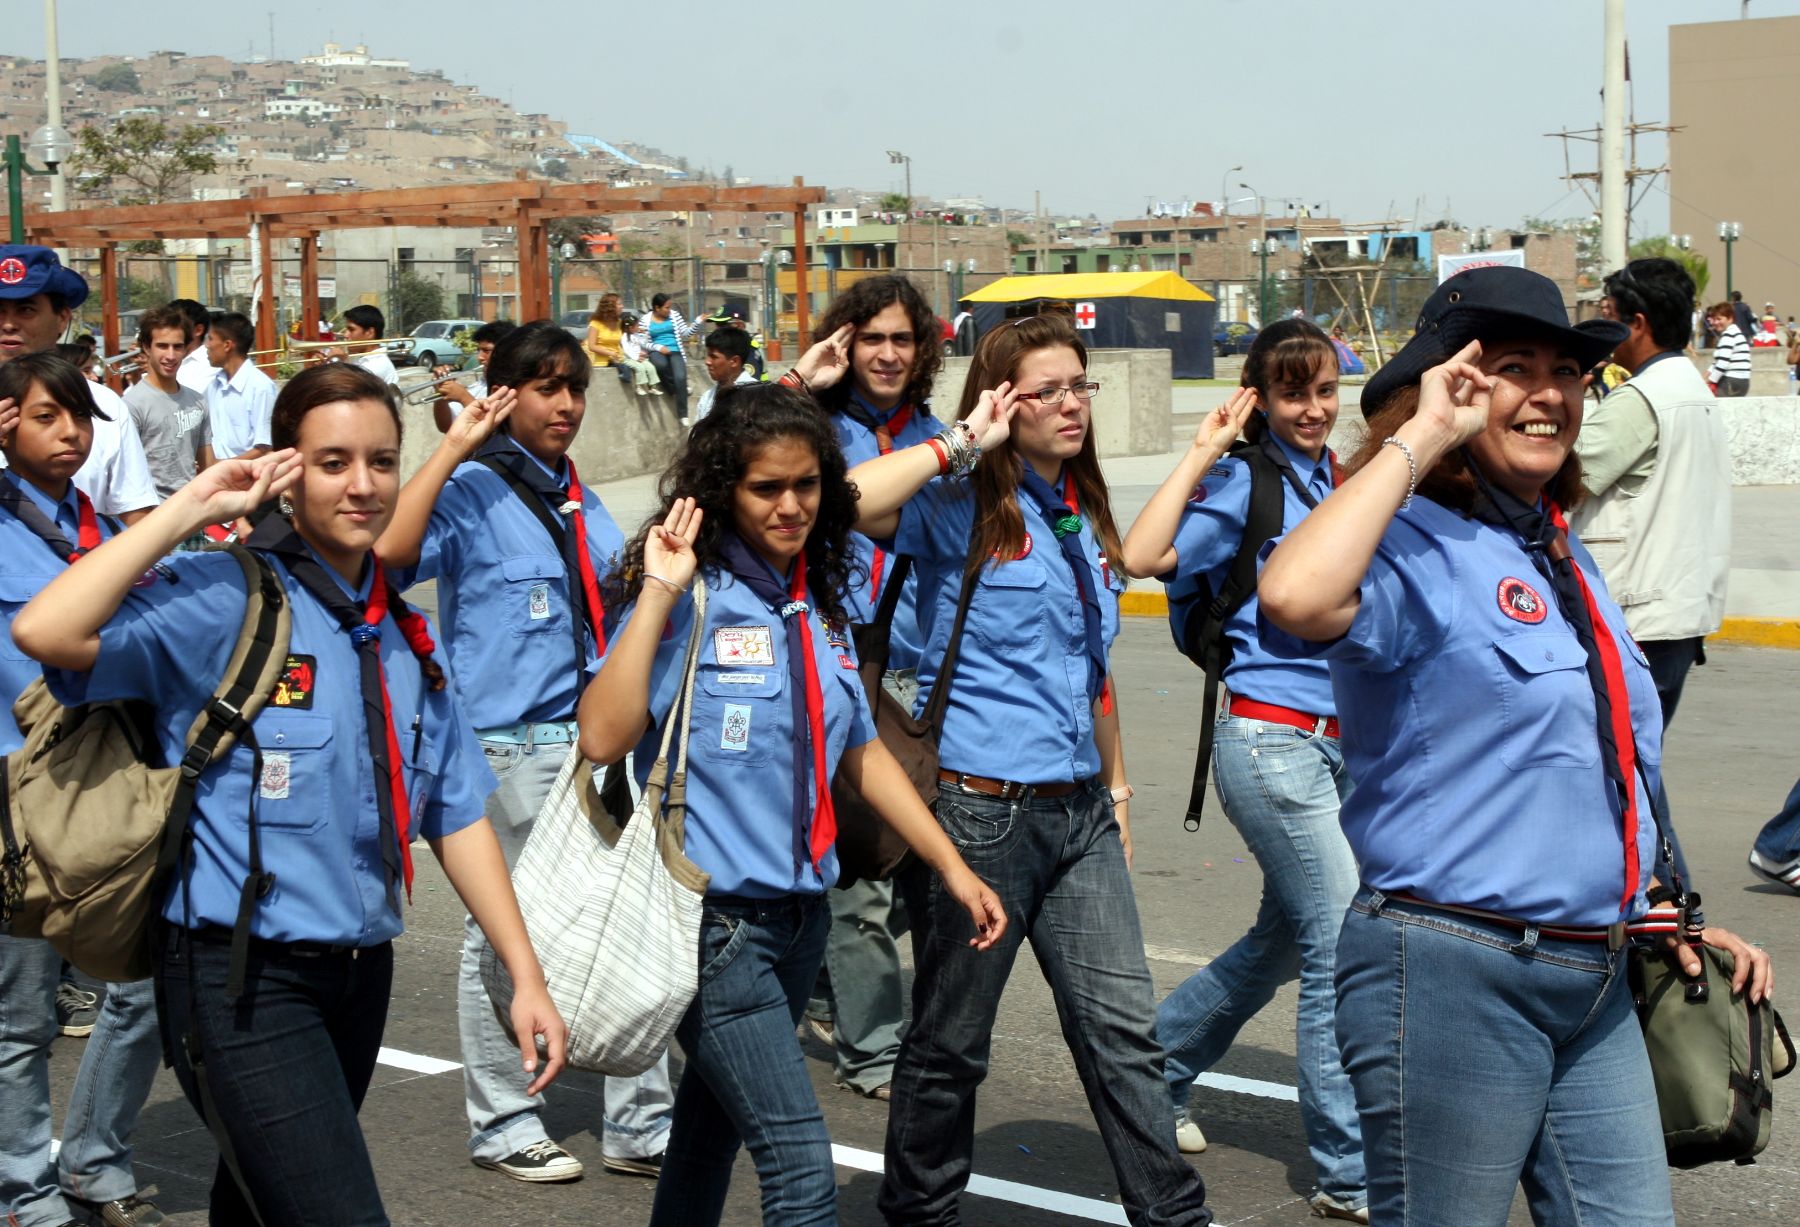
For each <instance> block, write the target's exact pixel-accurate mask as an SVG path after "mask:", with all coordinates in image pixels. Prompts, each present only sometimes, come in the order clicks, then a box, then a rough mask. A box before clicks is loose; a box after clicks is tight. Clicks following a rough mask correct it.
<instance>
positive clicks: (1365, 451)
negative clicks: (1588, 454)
mask: <svg viewBox="0 0 1800 1227" xmlns="http://www.w3.org/2000/svg"><path fill="white" fill-rule="evenodd" d="M1418 411H1419V386H1418V385H1417V384H1411V385H1409V386H1407V387H1403V388H1397V389H1395V390H1394V392H1393V393H1392V394H1391V395H1389V396H1388V398H1387V399H1386V400H1385V401H1383V402H1382V405H1381V408H1380V409H1378V410H1376V411H1375V413H1374V415H1373V416H1371V417H1370V418H1369V422H1368V428H1369V433H1368V434H1367V435H1366V436H1365V437H1364V438H1363V441H1362V446H1360V447H1358V448H1357V449H1356V452H1355V454H1354V455H1352V456H1351V457H1350V459H1349V460H1348V461H1346V462H1345V464H1344V471H1345V472H1346V473H1350V474H1356V473H1359V472H1361V471H1362V468H1363V466H1364V465H1366V464H1368V463H1369V462H1370V461H1371V460H1373V459H1375V457H1376V456H1378V455H1380V454H1381V449H1382V446H1383V444H1382V440H1383V439H1386V438H1388V437H1389V436H1390V435H1392V434H1394V433H1395V432H1396V431H1398V430H1399V429H1400V427H1401V426H1403V425H1405V424H1406V423H1407V422H1410V421H1411V420H1412V417H1413V415H1414V414H1415V413H1417V412H1418ZM1466 454H1467V449H1466V448H1462V447H1459V448H1456V449H1455V450H1454V451H1450V452H1447V453H1445V455H1444V458H1443V459H1441V460H1439V461H1438V462H1437V463H1436V464H1434V465H1432V466H1431V468H1429V469H1427V470H1426V471H1425V472H1424V473H1421V474H1420V475H1419V488H1418V493H1420V494H1422V495H1424V496H1425V497H1426V498H1428V499H1430V500H1431V501H1432V502H1434V503H1436V504H1437V505H1438V506H1440V507H1448V508H1449V509H1450V510H1452V511H1460V512H1462V513H1463V514H1464V515H1468V514H1469V513H1470V512H1472V511H1473V510H1474V509H1475V475H1474V474H1473V473H1471V472H1470V471H1469V462H1468V461H1467V460H1466V459H1464V456H1465V455H1466ZM1544 496H1545V497H1546V498H1548V499H1549V500H1550V501H1551V502H1553V503H1555V504H1556V505H1557V506H1558V507H1560V508H1562V509H1563V510H1564V511H1565V512H1566V511H1571V510H1573V509H1574V508H1575V507H1576V505H1577V504H1579V503H1580V502H1581V500H1582V499H1583V498H1584V497H1585V496H1586V491H1584V490H1583V489H1582V486H1581V458H1580V457H1579V456H1577V455H1576V454H1575V449H1574V448H1572V447H1571V448H1570V449H1569V454H1568V456H1567V457H1566V458H1564V460H1563V462H1562V467H1561V468H1560V469H1558V470H1556V474H1555V476H1553V477H1551V478H1550V480H1549V481H1547V482H1545V483H1544Z"/></svg>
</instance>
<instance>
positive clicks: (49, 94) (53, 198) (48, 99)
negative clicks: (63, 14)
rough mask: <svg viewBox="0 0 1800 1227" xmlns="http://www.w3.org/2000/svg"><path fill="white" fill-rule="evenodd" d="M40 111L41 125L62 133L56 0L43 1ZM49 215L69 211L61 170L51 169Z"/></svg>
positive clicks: (66, 179)
mask: <svg viewBox="0 0 1800 1227" xmlns="http://www.w3.org/2000/svg"><path fill="white" fill-rule="evenodd" d="M44 109H45V110H46V111H48V112H49V114H47V115H46V116H45V117H44V123H45V125H46V126H47V127H49V128H51V129H52V130H54V131H57V132H60V131H62V56H61V53H60V52H58V51H57V48H56V0H44ZM50 169H51V171H52V174H51V175H50V211H51V212H53V213H60V212H62V211H63V210H64V209H66V208H68V207H69V181H68V178H67V177H66V176H64V174H63V172H62V167H61V166H57V165H52V166H51V168H50Z"/></svg>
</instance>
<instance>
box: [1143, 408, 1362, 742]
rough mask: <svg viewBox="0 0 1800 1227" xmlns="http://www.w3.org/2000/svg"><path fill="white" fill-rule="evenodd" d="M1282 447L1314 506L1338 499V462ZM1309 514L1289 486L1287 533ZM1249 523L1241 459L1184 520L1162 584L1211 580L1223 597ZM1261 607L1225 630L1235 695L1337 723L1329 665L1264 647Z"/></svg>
mask: <svg viewBox="0 0 1800 1227" xmlns="http://www.w3.org/2000/svg"><path fill="white" fill-rule="evenodd" d="M1275 443H1276V445H1277V446H1278V447H1280V448H1281V450H1282V451H1283V452H1284V453H1285V454H1286V455H1287V458H1288V460H1289V461H1290V462H1291V463H1292V464H1293V466H1294V475H1295V476H1296V477H1298V478H1299V479H1300V481H1301V483H1302V484H1304V485H1305V486H1306V487H1307V489H1308V490H1310V491H1311V492H1312V496H1313V498H1315V499H1318V500H1323V499H1324V498H1325V496H1326V495H1327V494H1329V493H1331V461H1330V459H1329V458H1328V457H1327V456H1321V457H1320V458H1319V459H1318V460H1316V461H1315V460H1313V459H1312V458H1311V457H1310V456H1308V455H1307V454H1306V453H1305V452H1302V451H1298V450H1296V449H1294V448H1292V447H1289V446H1288V445H1287V444H1286V443H1284V442H1283V441H1282V440H1281V439H1280V438H1279V437H1276V438H1275ZM1308 510H1310V509H1309V508H1308V507H1307V505H1306V503H1305V502H1304V501H1302V500H1301V498H1300V495H1299V492H1298V491H1296V490H1295V489H1294V487H1293V486H1292V485H1290V484H1289V483H1288V482H1287V481H1285V480H1284V481H1282V482H1281V526H1282V528H1283V530H1287V529H1291V528H1293V527H1294V525H1296V524H1298V523H1299V522H1300V521H1301V520H1303V519H1305V518H1306V513H1307V511H1308ZM1249 518H1250V466H1249V464H1248V463H1246V462H1245V461H1243V460H1241V459H1239V458H1238V457H1236V456H1227V457H1225V458H1224V459H1223V460H1221V461H1220V462H1219V463H1218V464H1216V465H1214V466H1213V467H1212V469H1211V470H1209V471H1208V472H1207V474H1206V477H1205V479H1204V480H1203V481H1201V483H1200V484H1199V486H1197V487H1195V489H1194V494H1193V497H1192V498H1190V499H1189V500H1188V505H1187V508H1186V510H1184V511H1183V512H1182V513H1181V522H1180V524H1179V525H1178V526H1177V527H1176V529H1175V556H1176V560H1175V570H1174V571H1172V572H1170V573H1169V574H1168V575H1165V576H1163V577H1162V579H1163V582H1165V583H1167V582H1169V581H1170V580H1173V579H1175V578H1177V577H1178V576H1187V575H1193V574H1195V573H1196V572H1204V573H1205V574H1206V576H1207V578H1208V579H1209V581H1210V582H1211V583H1212V589H1213V591H1214V592H1217V591H1218V590H1219V589H1220V588H1221V587H1223V586H1224V583H1225V579H1226V575H1227V573H1228V572H1229V571H1230V570H1231V562H1232V559H1234V558H1236V557H1237V552H1238V544H1239V542H1241V541H1242V540H1243V538H1244V525H1245V522H1246V521H1247V520H1248V519H1249ZM1257 607H1258V606H1257V600H1256V594H1255V593H1254V592H1253V593H1251V594H1250V599H1249V600H1247V601H1245V602H1244V603H1243V604H1242V605H1240V606H1238V609H1237V612H1236V613H1234V614H1232V615H1231V617H1230V618H1228V619H1227V620H1226V622H1225V638H1226V640H1227V641H1228V642H1229V643H1230V644H1231V667H1230V668H1229V669H1227V670H1226V671H1225V684H1226V685H1227V686H1228V687H1230V689H1231V692H1232V693H1233V694H1241V695H1243V696H1244V697H1245V698H1247V699H1255V700H1256V701H1257V702H1259V703H1274V704H1276V705H1278V706H1281V707H1292V708H1294V709H1296V710H1298V711H1303V712H1310V713H1312V714H1313V715H1315V716H1333V715H1336V714H1337V706H1336V703H1335V701H1334V700H1333V699H1332V696H1331V670H1330V669H1329V668H1328V667H1327V666H1326V664H1325V662H1324V661H1322V660H1318V659H1315V658H1312V657H1310V656H1308V657H1299V658H1296V657H1294V656H1290V655H1288V654H1286V653H1284V652H1283V651H1282V649H1281V646H1280V643H1279V641H1278V640H1271V641H1270V642H1264V640H1263V639H1262V638H1261V637H1260V636H1258V635H1257V633H1256V613H1257Z"/></svg>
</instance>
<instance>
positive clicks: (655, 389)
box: [650, 383, 662, 396]
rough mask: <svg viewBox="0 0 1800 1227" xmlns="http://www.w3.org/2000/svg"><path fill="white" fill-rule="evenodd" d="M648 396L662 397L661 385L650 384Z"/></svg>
mask: <svg viewBox="0 0 1800 1227" xmlns="http://www.w3.org/2000/svg"><path fill="white" fill-rule="evenodd" d="M650 395H652V396H661V395H662V385H661V384H660V383H653V384H651V385H650Z"/></svg>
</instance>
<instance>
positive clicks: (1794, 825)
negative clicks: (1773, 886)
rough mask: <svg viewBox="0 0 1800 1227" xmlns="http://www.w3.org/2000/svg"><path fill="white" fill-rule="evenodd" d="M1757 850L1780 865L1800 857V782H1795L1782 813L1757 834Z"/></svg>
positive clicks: (1770, 820)
mask: <svg viewBox="0 0 1800 1227" xmlns="http://www.w3.org/2000/svg"><path fill="white" fill-rule="evenodd" d="M1756 850H1757V851H1758V852H1760V853H1761V854H1762V855H1763V856H1764V857H1766V858H1768V859H1769V860H1771V861H1774V862H1775V863H1776V864H1778V865H1783V864H1786V863H1787V862H1788V861H1791V860H1793V859H1794V858H1795V857H1800V781H1795V783H1794V787H1793V790H1792V791H1790V792H1789V793H1788V795H1787V803H1786V804H1785V805H1783V806H1782V807H1781V812H1780V813H1779V814H1776V815H1775V816H1774V817H1773V818H1771V819H1769V821H1768V822H1767V823H1766V824H1764V826H1763V829H1762V830H1761V831H1759V832H1757V835H1756Z"/></svg>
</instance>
